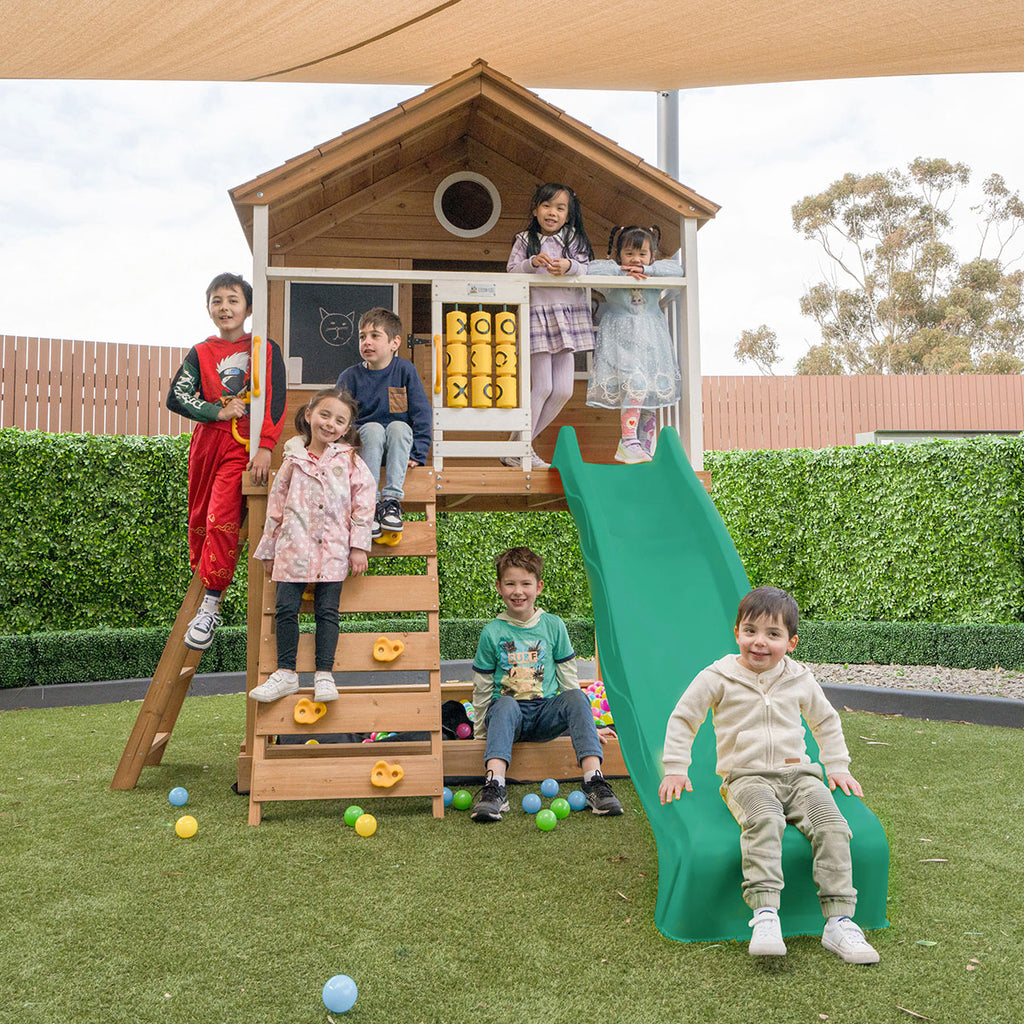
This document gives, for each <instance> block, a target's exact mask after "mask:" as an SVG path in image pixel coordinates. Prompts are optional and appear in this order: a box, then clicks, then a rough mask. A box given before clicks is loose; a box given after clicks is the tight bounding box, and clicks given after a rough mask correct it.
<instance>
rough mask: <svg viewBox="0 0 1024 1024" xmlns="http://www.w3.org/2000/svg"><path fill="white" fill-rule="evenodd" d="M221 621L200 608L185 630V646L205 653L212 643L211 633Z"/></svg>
mask: <svg viewBox="0 0 1024 1024" xmlns="http://www.w3.org/2000/svg"><path fill="white" fill-rule="evenodd" d="M222 621H223V620H222V619H221V617H220V616H219V615H217V614H216V612H208V611H207V610H206V609H205V608H200V609H199V611H198V612H197V613H196V617H195V618H194V619H193V620H192V621H191V622H190V623H189V624H188V629H186V630H185V646H186V647H190V648H191V649H192V650H193V651H205V650H206V649H207V647H209V646H210V644H212V643H213V631H214V630H215V629H216V628H217V627H218V626H219V625H220V624H221V622H222Z"/></svg>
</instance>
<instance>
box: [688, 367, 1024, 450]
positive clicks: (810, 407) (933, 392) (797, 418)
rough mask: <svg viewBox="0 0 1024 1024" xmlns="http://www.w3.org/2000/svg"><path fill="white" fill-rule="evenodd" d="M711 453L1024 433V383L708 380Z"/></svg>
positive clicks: (974, 378) (992, 379)
mask: <svg viewBox="0 0 1024 1024" xmlns="http://www.w3.org/2000/svg"><path fill="white" fill-rule="evenodd" d="M703 404H704V448H705V450H706V451H728V450H730V449H734V448H739V449H747V450H750V449H760V448H825V447H830V446H832V445H847V444H854V443H855V435H857V434H861V433H868V432H870V431H875V430H905V431H936V430H952V431H956V430H964V431H966V430H996V431H1011V430H1024V377H1021V376H1008V375H993V376H982V375H976V374H965V375H963V376H949V375H931V376H873V377H705V378H704V380H703Z"/></svg>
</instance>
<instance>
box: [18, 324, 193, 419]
mask: <svg viewBox="0 0 1024 1024" xmlns="http://www.w3.org/2000/svg"><path fill="white" fill-rule="evenodd" d="M187 351H188V349H187V348H162V347H160V346H156V345H114V344H107V343H105V342H100V341H70V340H63V339H57V338H24V337H16V336H14V335H10V334H5V335H2V336H0V426H4V427H20V428H21V429H22V430H47V431H51V432H54V433H56V432H67V433H73V434H143V435H154V434H186V433H188V432H189V431H190V430H191V429H192V425H191V423H190V422H189V421H188V420H186V419H184V418H183V417H181V416H176V415H174V414H173V413H171V412H168V411H167V408H166V406H165V404H164V398H165V396H166V395H167V389H168V387H169V386H170V383H171V378H172V377H173V376H174V372H175V370H177V368H178V367H179V366H180V365H181V361H182V359H183V358H184V357H185V354H186V352H187Z"/></svg>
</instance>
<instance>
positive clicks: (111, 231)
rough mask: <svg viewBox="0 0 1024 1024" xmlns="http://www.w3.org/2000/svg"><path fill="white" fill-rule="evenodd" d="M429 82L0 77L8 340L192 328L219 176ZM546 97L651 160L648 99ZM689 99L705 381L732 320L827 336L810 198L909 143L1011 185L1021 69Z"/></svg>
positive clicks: (246, 171) (196, 330)
mask: <svg viewBox="0 0 1024 1024" xmlns="http://www.w3.org/2000/svg"><path fill="white" fill-rule="evenodd" d="M522 84H524V85H527V86H529V83H528V82H525V83H522ZM420 91H422V90H421V89H419V88H416V87H404V86H403V87H396V86H379V87H375V86H342V85H337V86H312V85H310V86H305V85H285V84H275V85H270V84H248V83H240V84H203V83H156V82H20V81H0V225H2V232H0V334H18V335H35V336H40V337H65V338H84V339H89V340H97V341H117V342H147V343H151V344H168V345H171V344H178V345H189V344H193V343H194V342H196V341H198V340H200V339H201V338H203V337H205V336H206V334H207V328H208V327H209V321H208V320H206V318H205V315H204V310H203V293H204V290H205V287H206V284H207V283H208V281H209V279H210V278H211V277H212V276H213V275H214V274H215V273H217V272H219V271H221V270H224V269H230V270H234V271H238V272H241V273H244V274H245V276H246V277H250V276H251V269H252V257H251V255H250V253H249V250H248V246H247V245H246V243H245V239H244V237H243V235H242V231H241V228H240V227H239V224H238V221H237V219H236V217H235V214H234V210H233V208H232V206H231V203H230V200H229V198H228V195H227V193H228V190H229V189H230V188H233V187H234V186H236V185H239V184H242V183H244V182H246V181H248V180H250V179H251V178H254V177H255V176H256V175H258V174H261V173H262V172H264V171H267V170H269V169H271V168H273V167H276V166H278V165H279V164H281V163H283V162H284V161H285V160H287V159H288V158H290V157H292V156H295V155H297V154H299V153H302V152H305V151H306V150H308V149H311V148H312V147H313V146H315V145H317V144H318V143H321V142H324V141H326V140H328V139H332V138H334V137H335V136H337V135H339V134H340V133H341V132H343V131H345V130H346V129H348V128H351V127H353V126H355V125H357V124H360V123H362V122H363V121H365V120H367V119H368V118H369V117H371V116H373V115H375V114H378V113H380V112H382V111H384V110H387V109H389V108H390V107H392V106H394V105H395V104H396V103H397V102H399V101H401V100H403V99H406V98H408V97H410V96H413V95H416V94H417V93H419V92H420ZM540 95H541V96H543V98H544V99H547V100H549V101H551V102H552V103H555V104H556V105H557V106H559V107H561V108H563V109H564V110H566V111H567V112H568V113H569V114H571V115H572V116H573V117H576V118H578V119H579V120H582V121H584V122H586V123H587V124H589V125H591V126H592V127H593V128H595V129H596V130H597V131H599V132H601V133H602V134H604V135H606V136H608V137H609V138H611V139H613V140H614V141H615V142H617V143H619V145H621V146H623V147H625V148H626V149H628V150H631V151H633V152H634V153H637V154H638V155H640V156H642V157H644V158H645V159H646V160H648V161H650V162H651V163H655V162H656V155H657V139H656V131H657V127H656V126H657V105H656V99H655V96H654V94H652V93H604V92H577V91H556V90H544V91H541V92H540ZM680 109H681V115H680V121H681V125H680V138H681V156H680V175H679V177H680V179H681V180H682V181H683V182H684V183H685V184H687V185H689V186H690V187H692V188H694V189H695V190H696V191H697V192H699V193H701V194H702V195H704V196H706V197H708V198H709V199H712V200H714V201H715V202H717V203H719V204H720V205H721V206H722V210H721V211H720V213H719V214H718V216H717V218H716V219H715V220H714V221H712V222H710V223H708V224H707V225H706V226H705V227H704V228H702V229H701V231H700V234H699V236H698V237H699V255H700V302H701V347H702V365H703V372H704V373H705V374H729V373H744V372H746V373H755V372H756V370H754V369H753V367H749V366H748V367H746V368H743V367H740V366H739V365H738V364H737V363H736V362H735V360H734V358H733V355H732V351H733V346H734V345H735V342H736V339H737V337H738V336H739V333H740V331H741V330H743V329H744V328H748V327H756V326H758V325H759V324H761V323H767V324H769V325H770V326H771V327H773V328H774V329H775V330H776V331H777V332H778V335H779V339H780V343H781V351H782V353H783V356H784V364H783V365H782V366H781V367H779V368H778V371H777V372H791V370H792V367H793V364H794V362H795V360H796V359H797V358H799V356H800V355H802V354H803V353H804V352H805V351H806V349H807V348H808V346H809V345H810V344H813V343H814V342H816V341H817V340H819V339H818V336H817V333H816V330H815V326H814V324H813V323H812V322H811V321H810V320H807V319H805V318H803V317H801V316H800V313H799V308H798V302H799V298H800V295H801V294H802V293H803V291H804V290H805V288H806V287H807V286H808V285H809V284H811V283H814V282H815V281H817V280H820V279H821V277H822V272H823V268H824V258H823V257H822V256H821V255H820V253H819V251H818V250H817V249H816V248H815V247H814V246H813V245H812V244H811V243H810V242H806V241H804V240H803V239H802V238H801V237H800V236H798V235H797V233H796V232H795V231H794V230H793V227H792V220H791V215H790V208H791V206H792V205H793V203H794V202H796V201H797V200H798V199H800V198H802V197H803V196H805V195H808V194H811V193H814V192H819V191H821V190H823V189H824V188H826V187H827V186H828V185H829V184H830V183H831V182H832V181H834V180H835V179H837V178H839V177H841V176H842V175H843V174H845V173H846V172H848V171H853V172H856V173H865V172H868V171H874V170H884V169H887V168H890V167H894V166H905V165H906V163H907V162H908V161H909V160H911V159H913V158H914V157H916V156H929V157H931V156H943V157H947V158H949V159H950V160H954V161H963V162H965V163H967V164H968V165H969V166H970V167H971V169H972V171H973V172H974V174H973V181H972V186H980V184H981V181H982V180H983V179H984V178H985V177H986V176H987V175H988V174H989V173H991V172H992V171H998V172H1000V173H1002V174H1003V175H1004V176H1005V178H1006V180H1007V183H1008V184H1009V185H1010V187H1011V189H1018V188H1021V187H1022V186H1024V159H1022V156H1024V141H1022V139H1021V133H1020V132H1019V131H1018V129H1017V119H1018V114H1017V112H1019V111H1021V110H1022V109H1024V75H969V76H968V75H961V76H943V77H928V78H903V79H891V78H890V79H860V80H856V81H843V82H810V83H799V84H787V85H767V86H733V87H728V88H721V89H700V90H694V91H691V92H684V93H682V94H681V96H680ZM570 184H572V183H571V182H570ZM602 242H603V240H601V239H595V243H596V245H597V246H598V247H600V245H601V244H602Z"/></svg>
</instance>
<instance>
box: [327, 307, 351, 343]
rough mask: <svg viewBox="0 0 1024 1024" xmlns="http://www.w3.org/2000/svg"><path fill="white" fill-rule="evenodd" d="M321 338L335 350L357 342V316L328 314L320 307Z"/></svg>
mask: <svg viewBox="0 0 1024 1024" xmlns="http://www.w3.org/2000/svg"><path fill="white" fill-rule="evenodd" d="M320 337H321V338H323V339H324V341H325V342H327V344H328V345H332V346H333V347H334V348H341V347H342V346H343V345H348V344H349V343H350V342H353V341H355V338H356V314H355V311H353V312H351V313H328V312H327V310H326V309H324V307H323V306H321V307H320Z"/></svg>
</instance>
